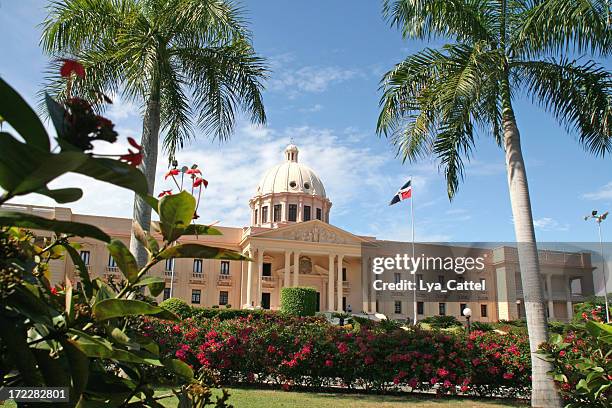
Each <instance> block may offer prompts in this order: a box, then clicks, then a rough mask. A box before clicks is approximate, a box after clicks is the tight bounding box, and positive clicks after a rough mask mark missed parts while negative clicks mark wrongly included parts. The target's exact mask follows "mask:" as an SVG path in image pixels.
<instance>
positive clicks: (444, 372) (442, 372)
mask: <svg viewBox="0 0 612 408" xmlns="http://www.w3.org/2000/svg"><path fill="white" fill-rule="evenodd" d="M438 375H439V376H440V377H442V378H444V377H446V376H447V375H448V370H446V369H444V368H438Z"/></svg>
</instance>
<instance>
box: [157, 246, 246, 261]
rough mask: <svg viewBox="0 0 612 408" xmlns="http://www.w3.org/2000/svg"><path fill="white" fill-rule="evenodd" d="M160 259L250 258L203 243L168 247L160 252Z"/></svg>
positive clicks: (238, 259) (244, 259) (237, 259)
mask: <svg viewBox="0 0 612 408" xmlns="http://www.w3.org/2000/svg"><path fill="white" fill-rule="evenodd" d="M158 257H159V258H160V259H170V258H200V259H227V260H230V261H248V260H249V258H247V257H246V256H244V255H242V254H241V253H239V252H236V251H232V250H231V249H225V248H217V247H211V246H207V245H201V244H181V245H175V246H172V247H168V248H166V249H165V250H163V251H162V252H160V253H159V254H158Z"/></svg>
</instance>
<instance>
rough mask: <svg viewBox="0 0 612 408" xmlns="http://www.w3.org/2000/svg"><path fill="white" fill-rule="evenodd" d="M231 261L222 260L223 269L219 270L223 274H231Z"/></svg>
mask: <svg viewBox="0 0 612 408" xmlns="http://www.w3.org/2000/svg"><path fill="white" fill-rule="evenodd" d="M229 265H230V263H229V261H221V270H220V271H219V272H220V273H221V275H229V273H230V271H229Z"/></svg>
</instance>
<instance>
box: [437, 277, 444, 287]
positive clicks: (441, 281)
mask: <svg viewBox="0 0 612 408" xmlns="http://www.w3.org/2000/svg"><path fill="white" fill-rule="evenodd" d="M438 283H439V284H440V285H444V275H438Z"/></svg>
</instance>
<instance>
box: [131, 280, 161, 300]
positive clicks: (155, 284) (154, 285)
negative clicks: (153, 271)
mask: <svg viewBox="0 0 612 408" xmlns="http://www.w3.org/2000/svg"><path fill="white" fill-rule="evenodd" d="M134 286H147V287H148V288H149V291H150V292H151V296H153V297H155V296H157V295H159V294H160V293H162V291H163V290H164V288H165V287H166V281H165V280H164V279H162V278H157V277H155V276H147V277H146V278H143V279H140V280H139V281H138V282H136V283H135V284H134Z"/></svg>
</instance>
